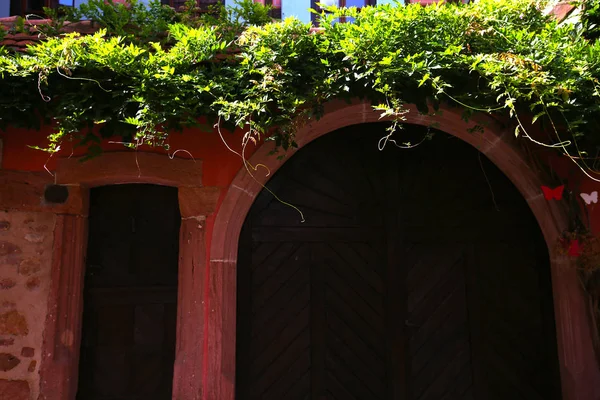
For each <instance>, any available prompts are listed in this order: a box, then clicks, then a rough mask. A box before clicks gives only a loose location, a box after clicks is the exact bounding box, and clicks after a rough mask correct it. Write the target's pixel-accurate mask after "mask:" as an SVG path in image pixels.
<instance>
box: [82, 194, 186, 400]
mask: <svg viewBox="0 0 600 400" xmlns="http://www.w3.org/2000/svg"><path fill="white" fill-rule="evenodd" d="M180 221H181V217H180V215H179V207H178V202H177V189H176V188H171V187H165V186H155V185H118V186H104V187H99V188H95V189H92V190H91V194H90V216H89V241H88V250H87V263H86V274H85V286H84V311H83V330H82V342H81V356H80V363H79V388H78V393H77V399H78V400H171V393H172V381H173V363H174V359H175V330H176V317H177V279H178V274H177V265H178V247H179V246H178V245H179V225H180Z"/></svg>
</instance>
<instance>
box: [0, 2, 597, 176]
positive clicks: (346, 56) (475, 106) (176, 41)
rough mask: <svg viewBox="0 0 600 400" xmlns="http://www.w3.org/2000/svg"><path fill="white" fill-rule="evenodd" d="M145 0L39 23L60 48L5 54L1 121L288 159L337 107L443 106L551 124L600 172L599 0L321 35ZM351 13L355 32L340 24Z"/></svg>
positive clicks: (327, 29)
mask: <svg viewBox="0 0 600 400" xmlns="http://www.w3.org/2000/svg"><path fill="white" fill-rule="evenodd" d="M594 1H596V0H594ZM130 3H131V5H129V6H126V5H123V4H121V2H119V4H113V3H112V1H111V0H108V1H104V0H91V1H90V2H89V4H88V5H87V6H86V7H84V8H83V9H82V10H81V11H76V12H75V13H74V14H72V15H68V14H67V16H66V17H65V16H64V15H63V16H62V17H59V16H58V14H56V15H55V20H56V21H58V22H57V23H58V26H57V25H51V26H48V27H45V28H38V30H39V32H40V34H41V35H43V36H44V37H47V40H45V41H43V42H41V43H40V44H38V45H35V46H32V47H30V48H29V50H28V52H27V53H26V54H20V53H16V52H12V51H10V50H8V49H5V48H4V49H3V48H0V76H1V77H2V78H1V79H0V124H1V126H3V127H6V126H24V125H25V126H29V127H31V124H34V125H35V124H36V123H39V121H37V118H32V114H34V113H35V114H37V115H39V116H40V117H41V119H43V120H45V121H46V122H51V123H54V124H55V126H56V132H55V133H54V134H53V135H52V136H51V137H50V139H51V145H50V147H49V148H48V149H46V150H48V151H56V150H57V149H58V148H60V144H61V143H62V142H63V141H64V140H66V139H68V140H74V141H75V142H76V143H78V144H80V145H84V146H88V147H89V149H90V152H92V153H94V152H95V151H97V150H98V149H99V148H100V146H99V142H100V141H101V139H102V138H103V137H109V136H121V137H122V138H123V141H124V142H126V143H130V145H132V146H135V145H137V144H140V143H149V144H154V145H164V143H165V139H166V137H167V135H168V134H169V133H170V132H173V131H177V130H180V129H182V128H183V127H186V126H195V125H197V124H198V117H200V116H206V117H208V118H212V120H213V121H215V122H217V121H218V122H220V124H221V125H223V126H224V127H234V126H238V127H241V128H243V129H245V131H246V132H247V134H246V136H245V137H244V141H245V143H247V142H248V141H255V140H257V139H260V138H263V137H264V136H265V135H268V136H269V139H271V140H275V141H276V142H277V144H279V145H280V146H282V147H283V148H284V149H285V148H288V147H290V146H293V145H294V131H295V130H296V128H297V125H298V124H301V123H303V122H304V121H307V120H310V119H312V118H318V117H319V115H320V114H321V112H322V106H323V104H324V103H326V102H327V101H330V100H331V99H335V98H356V97H360V98H367V99H370V100H371V101H372V103H373V104H374V107H375V108H376V109H378V110H380V111H381V113H382V115H384V116H392V117H395V119H396V120H397V121H398V122H401V121H402V116H403V114H404V113H405V112H406V111H405V109H404V105H405V104H408V103H414V104H416V105H417V106H418V108H419V110H421V111H422V112H430V111H432V108H433V109H434V108H435V107H436V105H437V104H439V102H449V103H451V104H452V103H455V104H458V105H461V106H463V107H465V110H466V113H467V114H468V113H472V112H485V113H492V114H500V115H502V116H507V117H512V118H513V120H514V121H515V124H514V125H515V134H516V135H518V136H524V137H529V135H528V132H527V130H526V128H525V125H526V124H527V123H529V122H535V123H538V124H543V125H544V128H545V131H546V132H549V134H548V137H546V138H542V139H536V140H537V141H538V142H539V143H541V142H543V144H544V145H548V146H553V147H556V148H557V149H558V150H559V151H561V152H564V153H566V154H567V155H568V156H570V157H571V158H572V160H573V161H574V162H575V163H577V164H578V165H579V166H580V167H581V168H582V169H583V170H585V171H586V173H588V174H589V176H590V177H591V178H592V179H597V178H600V173H599V172H597V171H596V169H595V168H594V161H595V158H596V156H597V153H598V148H599V145H600V135H598V133H597V126H598V124H599V122H600V120H599V118H600V112H599V111H600V101H599V100H600V91H599V88H600V85H599V81H598V77H599V76H600V45H598V44H597V43H596V42H595V40H594V35H593V34H590V32H593V31H594V29H595V27H594V23H593V18H594V15H595V14H594V12H595V11H594V10H595V8H594V6H593V4H592V3H593V2H589V3H588V5H587V8H586V9H587V10H590V13H589V15H588V14H585V13H584V16H585V15H588V17H587V18H585V17H584V19H583V21H582V22H581V23H575V24H573V23H564V24H559V23H557V22H556V21H554V20H553V19H552V18H551V17H549V16H548V15H546V14H545V13H544V12H543V11H542V8H543V6H544V4H540V2H536V1H532V0H506V1H500V0H480V1H477V2H474V3H470V4H468V5H464V4H461V3H458V4H441V5H433V6H429V7H422V6H420V5H416V4H413V5H409V6H403V5H401V4H399V3H398V4H396V5H381V6H378V7H366V8H364V9H362V10H361V11H360V12H358V11H357V10H356V9H353V8H351V9H337V8H330V9H329V10H328V11H329V12H328V13H323V14H322V15H321V16H320V26H321V30H320V31H319V32H318V34H316V33H315V32H314V29H311V28H312V27H311V26H310V25H307V24H303V23H301V22H300V21H298V20H296V19H293V18H289V19H286V20H285V21H279V22H278V21H275V22H269V21H270V19H269V17H268V10H265V9H264V8H263V7H262V6H261V5H258V4H253V3H252V1H251V0H244V1H242V2H240V3H239V7H238V8H237V9H233V10H232V9H229V10H227V9H225V8H222V9H219V10H216V12H215V13H213V14H200V13H198V12H196V11H197V10H194V9H193V7H191V6H190V7H188V8H187V9H186V10H185V12H184V13H181V14H176V13H175V12H174V11H173V10H172V9H170V8H168V7H165V6H161V5H160V4H159V3H158V2H157V1H155V2H152V3H151V4H150V6H149V7H146V6H145V5H143V4H140V3H137V2H136V1H135V0H133V1H131V2H130ZM71 12H72V13H73V11H71ZM82 16H83V17H87V18H92V19H93V20H95V21H96V22H97V24H98V26H100V27H102V29H100V30H99V31H98V32H97V33H96V34H94V35H89V36H80V35H78V34H76V33H71V34H61V29H60V28H61V27H60V23H62V22H64V21H65V20H66V19H68V18H71V19H75V18H80V17H82ZM340 16H346V17H352V18H353V19H354V22H353V23H347V24H340V23H335V20H336V19H337V18H339V17H340ZM590 21H592V22H590ZM590 38H591V39H590ZM465 116H466V117H467V116H468V115H465ZM397 127H398V125H397V124H394V125H392V130H394V129H395V128H397ZM390 133H392V132H390Z"/></svg>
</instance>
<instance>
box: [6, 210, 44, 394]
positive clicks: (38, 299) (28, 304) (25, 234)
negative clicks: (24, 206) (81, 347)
mask: <svg viewBox="0 0 600 400" xmlns="http://www.w3.org/2000/svg"><path fill="white" fill-rule="evenodd" d="M55 219H56V216H55V215H54V214H52V213H38V212H18V211H9V212H6V211H0V399H2V400H21V399H22V400H35V399H37V397H38V394H39V380H40V375H39V366H40V362H41V346H42V341H43V333H44V332H43V330H44V322H45V320H46V311H47V302H48V293H49V289H50V266H51V255H52V243H53V230H54V225H55Z"/></svg>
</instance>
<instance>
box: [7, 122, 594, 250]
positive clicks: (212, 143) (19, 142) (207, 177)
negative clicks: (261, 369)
mask: <svg viewBox="0 0 600 400" xmlns="http://www.w3.org/2000/svg"><path fill="white" fill-rule="evenodd" d="M51 132H52V127H49V126H46V127H44V128H42V129H41V130H40V131H27V130H23V129H9V130H8V131H5V132H0V138H1V139H2V140H3V144H4V149H3V159H2V165H1V167H2V168H3V169H6V170H17V171H44V169H45V168H47V169H48V170H50V171H54V169H55V168H56V160H57V159H58V158H60V157H69V156H81V155H84V154H85V149H83V148H78V149H74V148H73V147H72V146H71V145H70V143H67V144H65V145H63V146H62V149H61V151H60V152H59V153H57V154H53V155H50V154H48V153H45V152H43V151H40V150H36V149H32V148H31V147H30V146H40V147H44V146H45V145H47V143H48V141H47V139H46V137H47V135H48V134H49V133H51ZM241 136H242V133H241V131H238V132H235V133H231V132H223V137H224V139H225V140H226V141H227V143H228V145H229V146H230V147H232V148H233V149H234V150H235V151H238V152H239V151H240V150H241V144H240V142H241ZM523 140H525V139H523ZM118 141H119V139H118V138H117V139H114V140H106V141H105V142H104V143H103V148H104V149H105V151H128V150H127V149H126V148H125V147H124V146H123V145H122V144H120V143H116V142H118ZM169 145H170V150H169V152H167V151H165V150H164V149H162V148H153V147H149V146H142V147H140V149H139V150H138V151H145V152H154V153H162V154H168V155H170V156H172V157H173V156H174V157H178V158H188V159H189V158H192V157H193V158H195V159H199V160H202V162H203V182H202V184H203V185H204V186H214V187H219V188H221V192H222V193H221V199H222V198H223V196H224V194H225V192H226V190H227V188H228V187H229V185H230V184H231V182H232V180H233V178H234V177H235V175H236V174H237V172H238V171H239V169H240V168H241V167H242V160H241V159H240V157H239V156H238V155H236V154H234V153H232V152H231V151H229V150H228V149H227V148H226V146H225V145H224V144H223V142H222V140H221V138H220V137H219V135H218V133H217V132H204V131H201V130H198V129H188V130H185V131H184V132H183V133H174V134H172V135H171V136H170V138H169ZM253 150H254V147H253V146H249V147H248V148H247V154H246V155H247V156H248V157H249V156H250V155H251V153H252V152H253ZM533 150H534V153H535V156H536V157H537V158H538V159H539V160H540V161H541V163H542V165H543V166H544V167H545V168H547V169H548V171H549V172H550V173H551V175H553V176H555V177H557V178H558V179H559V180H560V181H562V182H565V183H566V189H565V190H566V191H571V194H572V196H574V197H575V198H576V199H577V202H578V203H579V205H580V207H582V208H585V209H586V210H587V214H588V216H589V218H588V221H585V222H586V224H589V228H590V230H591V231H592V232H593V233H594V234H600V204H592V205H589V206H586V205H585V203H584V202H583V200H582V199H581V197H580V193H582V192H583V193H591V192H593V191H594V190H597V191H599V192H600V183H598V182H595V181H594V180H592V179H591V178H589V177H587V176H586V175H585V174H584V173H583V172H582V171H581V170H580V169H579V168H578V167H577V166H576V165H575V164H574V163H573V162H572V161H570V160H569V159H568V158H567V157H564V156H560V155H559V154H558V153H557V152H556V151H554V150H546V149H543V148H541V147H537V146H535V147H533ZM131 151H132V150H131ZM597 177H598V178H600V175H597ZM547 184H548V186H550V187H554V186H557V185H558V184H560V182H559V181H558V180H557V181H554V182H553V181H549V182H548V183H547ZM540 193H541V189H540ZM215 214H216V213H215ZM213 215H214V214H213ZM584 215H585V213H584ZM212 224H213V217H212V216H211V217H209V218H208V220H207V232H206V233H207V235H206V237H207V238H210V237H211V234H212ZM208 240H210V239H208ZM207 244H208V245H209V247H208V248H210V243H207Z"/></svg>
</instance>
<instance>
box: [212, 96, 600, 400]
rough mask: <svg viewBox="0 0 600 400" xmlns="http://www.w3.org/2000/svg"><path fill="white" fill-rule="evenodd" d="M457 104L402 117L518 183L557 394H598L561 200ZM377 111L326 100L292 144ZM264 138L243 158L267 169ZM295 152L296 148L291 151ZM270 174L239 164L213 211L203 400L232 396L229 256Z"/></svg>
mask: <svg viewBox="0 0 600 400" xmlns="http://www.w3.org/2000/svg"><path fill="white" fill-rule="evenodd" d="M461 111H462V110H461V109H452V108H448V107H442V112H439V113H437V114H436V115H422V114H419V113H418V112H417V110H416V108H414V107H413V108H411V112H409V113H408V114H406V122H407V123H410V124H416V125H427V126H429V125H434V124H435V126H437V127H438V128H439V129H441V130H442V131H444V132H446V133H449V134H451V135H453V136H455V137H458V138H460V139H461V140H463V141H465V142H467V143H469V144H470V145H472V146H474V147H476V148H477V149H479V150H480V151H481V152H482V153H483V154H485V155H486V156H487V157H488V158H489V159H490V160H491V161H492V162H493V163H494V164H495V165H496V166H497V167H498V168H499V169H500V170H501V171H502V172H503V173H504V174H505V175H506V176H507V177H508V178H509V179H510V180H511V181H512V182H513V184H514V185H515V186H516V187H517V189H518V190H519V192H520V193H521V195H522V196H523V198H524V199H525V200H526V202H527V203H528V205H529V207H530V208H531V211H532V212H533V214H534V216H535V218H536V219H537V222H538V224H539V226H540V229H541V231H542V233H543V235H544V238H545V241H546V244H547V246H548V249H549V255H550V262H551V275H552V281H553V284H552V285H553V294H554V309H555V318H556V325H557V341H558V351H559V361H560V373H561V382H562V389H563V397H564V399H568V400H572V399H578V400H584V399H585V400H596V399H597V398H598V396H600V371H599V370H598V366H597V364H596V361H595V357H594V353H593V346H592V338H591V330H590V329H591V328H590V323H589V320H588V317H587V313H586V300H585V298H584V295H583V292H582V290H581V287H580V285H579V281H578V277H577V272H576V269H575V267H574V265H572V262H571V261H569V260H568V259H566V258H565V257H562V256H560V255H559V254H558V253H557V251H556V249H555V243H556V240H557V239H558V237H559V235H560V234H561V232H563V231H564V230H565V229H566V227H567V218H566V212H565V209H564V206H563V205H562V204H561V203H558V202H553V203H549V202H547V201H546V200H545V199H544V197H543V196H542V194H541V192H540V189H539V188H540V186H541V184H543V183H544V180H543V175H542V174H541V172H539V171H537V170H535V169H532V167H531V165H530V164H529V163H528V162H527V159H526V157H525V155H524V154H523V153H522V151H521V150H520V149H519V147H518V146H517V144H516V142H515V141H514V139H513V138H512V134H511V133H510V132H508V131H507V130H505V129H504V128H503V127H501V126H500V125H499V124H498V123H497V121H495V120H493V119H492V118H489V117H486V116H481V117H479V119H478V120H477V123H479V124H480V125H482V126H484V127H485V129H484V131H483V132H482V133H470V132H469V128H472V127H473V125H475V123H476V122H473V121H471V122H465V121H464V120H463V119H462V118H461ZM379 120H380V119H379V113H377V112H375V111H373V109H372V108H371V106H370V104H368V103H365V102H360V103H353V104H343V103H332V104H329V105H328V107H326V113H325V115H324V116H323V117H322V118H321V119H320V120H319V121H318V122H315V123H312V124H310V125H307V126H305V127H303V128H302V129H300V131H299V132H298V133H297V137H296V141H297V143H298V149H301V148H302V147H303V146H305V145H306V144H308V143H310V142H311V141H312V140H314V139H316V138H318V137H320V136H322V135H325V134H327V133H329V132H331V131H334V130H336V129H339V128H342V127H345V126H349V125H354V124H361V123H369V122H377V121H379ZM271 150H272V145H271V144H264V145H262V146H261V147H259V148H258V149H257V151H256V152H255V154H254V155H253V156H252V157H251V158H250V162H251V163H252V164H253V165H256V164H263V165H265V166H267V167H268V169H269V170H270V172H271V175H272V174H273V173H274V172H275V171H276V170H277V169H278V168H279V167H280V166H281V165H283V163H284V162H285V160H280V159H277V158H276V157H273V156H272V155H270V154H269V152H270V151H271ZM294 151H297V149H296V150H294ZM268 179H269V176H265V175H258V174H257V176H256V177H255V178H253V177H251V176H249V174H247V173H246V171H245V170H241V171H240V172H239V173H238V175H237V176H236V177H235V179H234V181H233V182H232V184H231V185H230V187H229V189H228V191H227V194H226V196H225V198H224V200H223V203H222V204H221V207H220V210H219V212H218V214H217V216H216V220H215V225H214V231H213V236H212V240H211V247H210V264H209V265H208V266H207V268H209V270H208V271H207V276H208V277H209V279H208V280H209V285H210V288H209V293H210V296H209V299H208V300H209V302H210V303H209V305H208V309H209V310H210V315H209V316H207V318H206V320H205V321H206V323H208V324H209V326H208V327H207V329H206V332H207V333H208V338H206V339H207V341H208V343H207V348H208V349H210V350H211V351H210V352H209V353H207V354H206V355H205V356H204V357H205V363H204V365H206V370H204V372H203V376H206V377H210V378H211V379H207V380H206V381H205V382H204V392H203V393H204V396H203V398H204V399H215V398H219V399H227V400H233V399H234V393H235V389H234V383H235V335H236V327H235V324H236V323H235V313H236V309H235V308H236V269H235V268H236V262H237V252H238V240H239V234H240V230H241V227H242V225H243V223H244V220H245V217H246V214H247V213H248V211H249V209H250V207H251V205H252V204H253V202H254V199H255V198H256V196H257V195H258V193H259V192H260V190H261V189H262V186H261V185H262V184H264V183H266V182H267V181H268Z"/></svg>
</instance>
